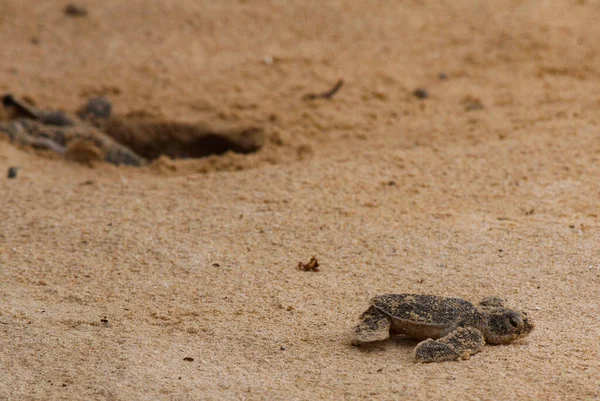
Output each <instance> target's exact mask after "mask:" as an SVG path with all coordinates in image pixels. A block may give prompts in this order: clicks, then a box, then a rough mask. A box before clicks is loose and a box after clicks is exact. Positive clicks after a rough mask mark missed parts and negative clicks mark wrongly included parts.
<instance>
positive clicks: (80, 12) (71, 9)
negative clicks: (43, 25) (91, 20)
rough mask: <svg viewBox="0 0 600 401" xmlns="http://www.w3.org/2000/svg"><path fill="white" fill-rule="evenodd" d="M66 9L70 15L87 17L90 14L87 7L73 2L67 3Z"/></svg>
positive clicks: (66, 12) (66, 13)
mask: <svg viewBox="0 0 600 401" xmlns="http://www.w3.org/2000/svg"><path fill="white" fill-rule="evenodd" d="M64 11H65V15H68V16H69V17H85V16H87V14H88V12H87V9H86V8H85V7H83V6H80V5H77V4H73V3H69V4H67V6H66V7H65V10H64Z"/></svg>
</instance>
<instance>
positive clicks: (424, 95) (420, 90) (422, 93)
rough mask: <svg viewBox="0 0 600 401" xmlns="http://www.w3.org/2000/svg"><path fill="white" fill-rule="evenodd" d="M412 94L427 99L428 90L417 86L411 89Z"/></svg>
mask: <svg viewBox="0 0 600 401" xmlns="http://www.w3.org/2000/svg"><path fill="white" fill-rule="evenodd" d="M413 95H414V96H415V97H417V98H419V99H427V98H428V97H429V92H428V91H427V89H425V88H417V89H415V90H414V91H413Z"/></svg>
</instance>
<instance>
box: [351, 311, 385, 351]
mask: <svg viewBox="0 0 600 401" xmlns="http://www.w3.org/2000/svg"><path fill="white" fill-rule="evenodd" d="M391 325H392V320H391V318H390V317H389V316H388V315H386V314H385V313H383V312H382V311H380V310H379V309H377V308H376V307H374V306H371V307H370V308H369V309H367V311H366V312H365V313H363V314H362V315H361V316H360V323H359V324H358V325H356V327H355V328H354V335H355V339H356V341H358V342H360V343H365V342H371V341H379V340H385V339H386V338H388V337H389V336H390V327H391Z"/></svg>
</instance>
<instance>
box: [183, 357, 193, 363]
mask: <svg viewBox="0 0 600 401" xmlns="http://www.w3.org/2000/svg"><path fill="white" fill-rule="evenodd" d="M183 360H184V361H186V362H194V358H192V357H190V356H186V357H185V358H183Z"/></svg>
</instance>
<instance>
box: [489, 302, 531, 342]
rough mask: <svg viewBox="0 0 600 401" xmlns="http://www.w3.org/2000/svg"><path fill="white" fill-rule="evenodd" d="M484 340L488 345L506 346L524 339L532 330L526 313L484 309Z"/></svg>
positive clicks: (504, 309)
mask: <svg viewBox="0 0 600 401" xmlns="http://www.w3.org/2000/svg"><path fill="white" fill-rule="evenodd" d="M483 321H484V327H483V328H482V332H483V335H484V336H485V340H486V342H487V343H489V344H508V343H511V342H513V341H516V340H518V339H520V338H523V337H526V336H527V335H528V334H529V333H530V332H531V330H533V328H534V324H533V322H532V321H531V319H529V317H527V313H525V312H520V311H516V310H513V309H508V308H503V307H497V308H485V309H484V319H483Z"/></svg>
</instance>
